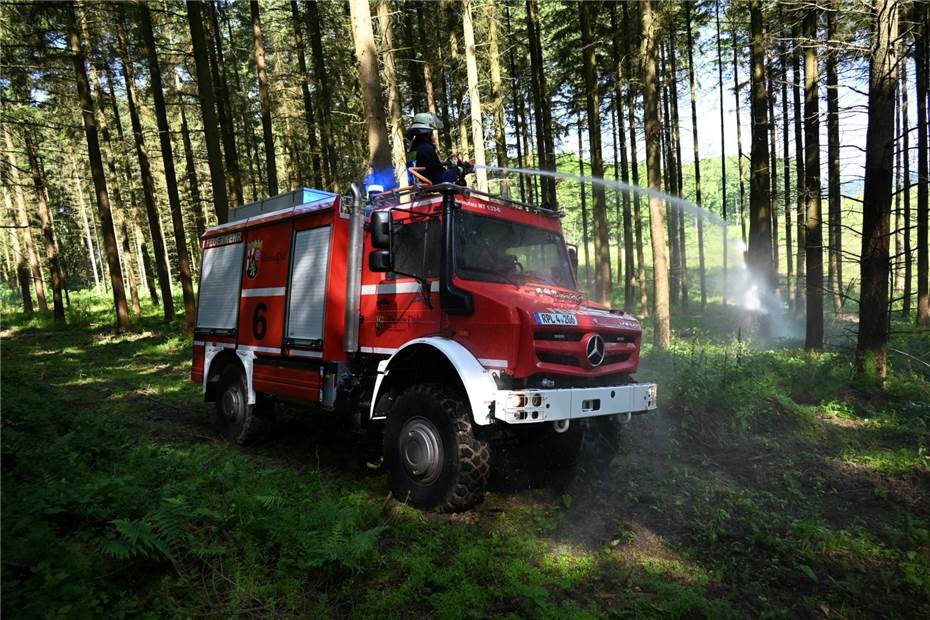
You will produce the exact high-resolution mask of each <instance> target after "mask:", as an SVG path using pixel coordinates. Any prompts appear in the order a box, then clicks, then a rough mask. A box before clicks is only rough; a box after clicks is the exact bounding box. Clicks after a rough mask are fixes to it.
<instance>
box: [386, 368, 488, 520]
mask: <svg viewBox="0 0 930 620" xmlns="http://www.w3.org/2000/svg"><path fill="white" fill-rule="evenodd" d="M384 463H385V465H386V467H387V470H388V483H389V485H390V487H391V492H392V493H393V494H394V497H395V498H397V499H398V500H399V501H402V502H404V501H406V502H410V503H411V504H412V505H414V506H417V507H419V508H427V509H433V510H436V511H438V512H455V511H460V510H466V509H468V508H470V507H471V506H472V505H474V504H476V503H477V502H478V501H480V500H481V497H482V495H483V494H484V487H485V485H486V484H487V480H488V472H489V470H490V466H491V459H490V450H489V447H488V443H487V442H486V441H484V440H482V439H479V438H478V437H477V436H476V435H475V432H474V427H473V426H472V422H471V415H470V412H469V408H468V406H467V405H466V404H465V402H464V401H463V399H462V397H461V396H460V395H459V394H458V393H456V392H454V391H452V390H451V389H449V388H448V387H446V386H444V385H442V384H438V383H426V384H422V385H414V386H411V387H409V388H407V389H406V390H404V391H403V392H402V393H401V394H400V396H398V397H397V400H396V401H395V402H394V404H393V406H392V407H391V411H390V412H389V413H388V418H387V425H386V427H385V429H384Z"/></svg>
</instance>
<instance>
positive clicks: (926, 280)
mask: <svg viewBox="0 0 930 620" xmlns="http://www.w3.org/2000/svg"><path fill="white" fill-rule="evenodd" d="M913 10H914V13H915V18H916V19H915V21H917V22H918V28H919V29H920V30H919V32H920V36H918V37H916V39H915V41H914V64H915V66H916V72H915V73H916V77H917V325H918V327H921V328H924V329H926V328H928V327H930V290H928V287H930V269H928V267H930V265H928V257H927V226H928V221H930V213H928V209H927V198H928V196H927V185H928V182H930V171H928V169H927V165H928V164H927V151H928V145H927V130H928V123H930V119H928V118H927V114H928V110H927V107H928V105H930V104H928V102H927V96H928V94H927V90H928V89H927V81H928V74H930V67H928V66H927V65H928V63H930V60H928V48H930V44H928V37H930V11H928V9H927V6H926V4H920V3H915V4H914V9H913ZM909 185H910V179H908V186H909ZM908 191H909V190H908Z"/></svg>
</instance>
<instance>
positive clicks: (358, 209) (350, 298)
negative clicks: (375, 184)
mask: <svg viewBox="0 0 930 620" xmlns="http://www.w3.org/2000/svg"><path fill="white" fill-rule="evenodd" d="M351 187H352V213H351V216H350V217H349V255H348V257H347V259H346V263H347V264H346V271H347V273H346V317H345V333H344V334H343V341H342V342H343V348H344V349H345V350H346V352H347V353H355V352H356V351H358V312H359V300H360V295H361V288H362V252H363V251H364V224H365V223H364V211H363V209H362V192H361V191H360V190H359V188H358V185H357V184H355V183H353V184H352V186H351Z"/></svg>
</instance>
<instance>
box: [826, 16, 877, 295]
mask: <svg viewBox="0 0 930 620" xmlns="http://www.w3.org/2000/svg"><path fill="white" fill-rule="evenodd" d="M835 7H836V5H834V7H833V8H835ZM835 35H836V17H835V11H833V10H828V11H827V41H833V40H834V37H835ZM838 53H839V52H837V51H836V50H830V51H829V52H828V53H827V58H826V69H827V194H828V196H827V213H828V216H829V217H828V219H829V226H830V234H829V243H830V249H829V252H830V254H829V257H830V260H829V273H830V289H831V291H832V293H833V312H835V313H839V312H840V311H842V309H843V227H842V223H841V209H840V200H841V197H840V97H839V91H838V88H839V86H838V84H839V81H838V79H837V74H836V64H837V60H838V59H837V55H838ZM892 116H894V100H892ZM889 129H893V127H889Z"/></svg>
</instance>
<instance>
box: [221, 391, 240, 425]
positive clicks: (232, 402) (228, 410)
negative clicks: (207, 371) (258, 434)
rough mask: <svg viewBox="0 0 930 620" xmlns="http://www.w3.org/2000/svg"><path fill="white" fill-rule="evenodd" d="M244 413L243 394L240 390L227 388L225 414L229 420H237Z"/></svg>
mask: <svg viewBox="0 0 930 620" xmlns="http://www.w3.org/2000/svg"><path fill="white" fill-rule="evenodd" d="M241 413H242V395H241V394H240V393H239V390H236V389H227V390H226V391H225V392H223V416H224V417H225V418H226V420H227V421H228V422H235V421H236V420H238V419H239V416H240V415H241Z"/></svg>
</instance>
